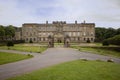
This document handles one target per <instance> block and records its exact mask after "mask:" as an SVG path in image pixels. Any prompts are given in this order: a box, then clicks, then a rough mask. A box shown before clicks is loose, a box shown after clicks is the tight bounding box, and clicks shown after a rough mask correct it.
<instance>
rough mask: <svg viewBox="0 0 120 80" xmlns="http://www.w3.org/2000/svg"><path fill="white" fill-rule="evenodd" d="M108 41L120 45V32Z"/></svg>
mask: <svg viewBox="0 0 120 80" xmlns="http://www.w3.org/2000/svg"><path fill="white" fill-rule="evenodd" d="M107 41H108V42H109V43H110V44H113V45H120V34H119V35H116V36H114V37H112V38H108V39H107Z"/></svg>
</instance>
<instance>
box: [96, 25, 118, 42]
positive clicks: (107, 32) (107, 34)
mask: <svg viewBox="0 0 120 80" xmlns="http://www.w3.org/2000/svg"><path fill="white" fill-rule="evenodd" d="M118 34H120V28H118V29H114V28H101V27H96V28H95V38H96V39H95V41H96V42H102V41H103V40H105V39H108V38H111V37H113V36H115V35H118Z"/></svg>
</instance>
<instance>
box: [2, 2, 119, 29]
mask: <svg viewBox="0 0 120 80" xmlns="http://www.w3.org/2000/svg"><path fill="white" fill-rule="evenodd" d="M46 20H48V21H49V22H50V23H51V22H52V21H67V23H74V21H75V20H77V21H78V22H79V23H81V22H83V21H84V20H85V21H86V22H88V23H95V24H96V26H97V27H99V26H100V27H113V28H119V27H120V0H0V25H15V26H19V27H20V26H22V24H23V23H45V21H46Z"/></svg>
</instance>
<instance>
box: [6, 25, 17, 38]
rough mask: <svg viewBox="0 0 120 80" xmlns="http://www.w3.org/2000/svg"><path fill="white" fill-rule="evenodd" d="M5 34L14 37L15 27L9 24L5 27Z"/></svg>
mask: <svg viewBox="0 0 120 80" xmlns="http://www.w3.org/2000/svg"><path fill="white" fill-rule="evenodd" d="M5 35H6V36H7V37H14V35H15V28H14V27H13V26H12V25H9V26H7V27H6V28H5Z"/></svg>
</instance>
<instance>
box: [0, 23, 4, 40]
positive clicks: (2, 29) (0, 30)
mask: <svg viewBox="0 0 120 80" xmlns="http://www.w3.org/2000/svg"><path fill="white" fill-rule="evenodd" d="M4 36H5V29H4V27H3V26H2V25H0V37H1V38H0V39H1V40H3V39H4Z"/></svg>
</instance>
